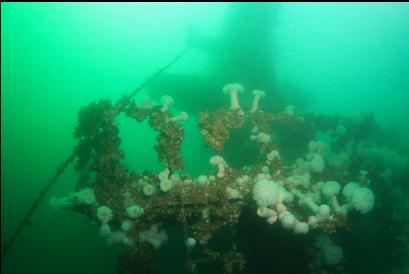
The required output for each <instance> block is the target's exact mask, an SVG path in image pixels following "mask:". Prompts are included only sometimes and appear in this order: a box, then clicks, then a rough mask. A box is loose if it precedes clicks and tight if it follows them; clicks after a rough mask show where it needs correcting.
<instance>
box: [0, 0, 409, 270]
mask: <svg viewBox="0 0 409 274" xmlns="http://www.w3.org/2000/svg"><path fill="white" fill-rule="evenodd" d="M1 40H2V43H1V52H2V54H1V57H2V58H1V90H2V93H1V114H2V115H1V129H2V131H1V140H2V142H1V182H2V184H1V213H2V214H1V221H2V225H1V236H2V237H1V238H2V244H4V243H5V242H6V241H7V239H9V238H10V236H11V235H12V233H13V231H14V230H15V229H16V226H17V224H18V223H19V222H20V220H21V219H22V218H23V216H24V214H25V213H26V212H27V211H28V209H29V207H30V205H31V204H32V202H33V200H34V199H35V198H36V197H37V195H38V194H39V193H40V191H41V189H42V187H43V186H44V185H45V184H46V182H47V179H48V178H49V177H50V176H51V175H52V174H53V173H54V172H55V169H56V168H57V167H58V165H59V164H60V162H61V161H63V160H64V159H65V158H66V157H67V156H68V155H69V154H70V152H71V150H72V147H73V146H74V145H76V143H77V140H76V139H75V138H74V136H73V132H74V129H75V127H76V126H77V114H78V110H79V109H80V108H81V107H84V106H86V105H88V104H90V103H91V102H93V101H97V100H99V99H104V98H106V99H110V100H112V101H113V102H116V101H117V100H119V99H120V97H121V96H122V94H129V93H130V92H131V91H133V90H134V89H135V87H137V86H138V85H139V84H140V83H142V82H143V81H144V80H145V79H147V78H148V77H150V76H151V75H153V74H154V73H155V72H157V71H158V69H160V68H161V67H163V66H164V65H165V64H166V63H168V62H169V61H170V60H171V59H172V58H174V56H175V55H176V54H178V53H180V52H182V51H183V50H184V49H186V48H189V51H188V52H187V53H186V54H185V55H184V56H183V57H182V58H181V59H180V60H178V62H177V63H175V64H174V65H172V66H171V67H170V68H169V69H168V70H166V71H165V72H164V73H163V74H161V75H159V76H158V78H156V79H154V80H153V81H152V82H151V83H150V84H149V85H148V86H147V87H146V88H144V89H143V90H141V92H139V93H138V94H137V95H136V97H135V101H136V102H138V104H139V103H140V102H142V100H143V98H144V96H145V95H150V96H151V98H152V100H153V101H154V102H155V101H156V102H157V104H159V103H160V98H161V96H163V95H167V94H168V95H171V96H172V97H173V98H174V101H175V104H174V106H172V107H171V113H172V116H174V115H176V114H177V113H179V112H180V111H186V112H187V113H188V114H189V120H188V121H186V122H184V123H183V124H181V125H183V128H184V131H185V139H184V141H183V144H182V146H181V153H182V155H183V157H184V161H185V169H184V171H183V172H185V173H187V174H190V175H191V176H192V177H193V178H197V177H198V176H199V175H202V174H206V173H208V172H214V171H215V170H214V168H213V167H212V166H211V165H209V157H211V156H213V155H214V154H215V152H214V151H213V150H212V149H211V148H209V147H208V146H206V145H205V140H204V139H203V137H202V135H201V134H200V131H201V128H200V127H199V126H198V123H197V121H198V115H199V113H200V112H201V111H208V110H212V111H213V110H216V109H218V108H220V107H228V106H229V99H228V98H227V97H228V96H225V95H223V94H222V87H223V85H225V84H228V83H232V82H238V83H242V84H243V85H244V86H245V88H246V92H245V93H244V94H242V95H240V103H241V106H242V108H243V109H244V110H246V111H247V110H249V109H250V107H251V104H252V100H253V97H252V95H251V91H252V90H253V89H261V90H264V91H265V92H266V96H265V97H264V98H262V99H261V104H260V108H261V110H263V111H265V112H268V113H275V114H277V113H283V111H285V109H286V107H287V106H289V105H292V106H294V115H296V116H297V117H298V116H299V117H304V118H305V119H306V121H307V122H309V121H311V120H310V118H311V115H313V116H314V117H320V116H319V115H323V116H322V117H321V118H322V120H320V121H321V122H322V123H323V124H319V122H317V123H315V124H310V126H311V127H313V128H314V130H315V131H316V132H315V133H314V135H313V137H312V138H310V139H309V140H304V139H305V137H306V136H303V135H299V133H294V132H291V131H289V132H288V131H285V130H283V131H280V130H277V131H276V132H267V133H268V134H271V137H272V142H273V143H274V144H277V145H278V147H280V148H282V151H281V150H280V149H279V151H280V154H281V155H282V157H283V158H284V159H283V162H284V163H285V165H288V166H290V165H291V164H292V163H294V161H295V159H296V158H300V157H301V158H302V157H304V156H305V154H306V153H307V152H308V149H307V147H306V143H305V142H308V141H311V140H316V141H320V142H323V143H325V144H326V145H328V146H329V151H330V152H328V153H327V154H326V155H325V156H323V158H324V160H325V163H326V165H327V167H326V169H327V172H330V171H328V166H330V164H329V163H330V162H331V161H335V160H334V157H341V156H340V153H344V154H346V155H347V158H348V159H349V162H348V163H349V164H348V168H347V167H345V172H346V174H349V175H345V174H344V175H342V176H345V177H342V176H341V175H339V176H341V177H342V178H346V179H345V180H342V179H340V182H341V184H342V185H344V184H346V183H347V182H348V181H347V179H348V180H349V178H355V177H356V176H358V175H357V174H358V172H359V170H368V171H369V174H368V178H369V180H370V181H371V183H370V184H369V186H368V187H369V188H370V189H372V191H373V193H374V195H375V206H374V208H373V210H372V211H371V212H369V213H368V214H365V215H364V216H362V215H359V214H357V215H352V216H349V215H348V217H349V218H350V219H352V220H350V221H351V226H350V227H347V228H345V227H344V228H340V229H339V230H337V233H336V234H335V236H334V235H333V237H334V238H333V239H335V241H336V243H337V244H338V245H339V246H340V247H342V249H343V259H342V262H341V263H339V264H337V265H336V266H333V265H329V266H328V265H325V258H324V259H323V258H322V256H324V257H325V255H322V254H321V255H320V253H316V252H315V253H314V252H312V251H311V249H314V247H313V246H314V240H313V239H312V237H315V236H317V235H318V234H319V233H318V232H310V233H309V234H308V235H307V236H305V237H299V235H294V233H286V232H285V231H284V232H283V230H282V229H281V226H280V224H274V225H273V226H270V225H268V226H267V225H266V224H265V222H260V221H259V220H258V219H257V216H256V213H255V212H256V206H255V205H253V207H251V206H250V207H248V208H246V209H244V210H243V217H242V218H241V221H240V225H239V233H238V238H239V239H238V242H239V243H241V244H240V247H241V251H242V252H243V254H244V256H245V257H246V260H247V265H246V268H245V269H244V273H276V272H274V271H275V270H277V271H279V272H280V273H360V274H361V273H409V269H408V265H409V261H408V251H409V250H408V248H407V246H408V236H409V227H408V225H409V220H408V217H407V216H409V215H408V212H409V204H408V202H407V198H406V197H407V195H409V189H408V184H407V177H408V175H409V170H408V151H409V142H408V138H407V136H408V134H409V123H408V122H407V121H406V120H407V117H409V108H408V102H409V77H408V75H409V50H408V41H409V4H407V3H394V4H388V3H376V4H370V3H338V4H329V3H327V4H326V3H319V4H318V3H313V4H311V3H294V4H291V3H282V4H260V3H259V4H246V3H241V4H229V3H219V4H210V3H156V4H155V3H152V4H147V3H145V4H137V3H125V4H124V3H123V4H113V3H103V4H94V3H84V4H73V3H58V4H57V3H47V4H44V3H43V4H36V3H31V4H30V3H27V4H26V3H2V9H1ZM287 110H288V108H287ZM363 113H364V114H363ZM334 115H335V116H334ZM336 115H339V116H336ZM323 117H324V118H325V117H327V118H328V117H332V118H334V117H336V118H334V119H335V120H336V121H337V123H338V125H341V126H342V127H344V128H342V127H341V128H339V127H338V130H339V132H338V133H337V132H336V130H335V129H336V128H337V127H335V128H331V126H329V129H328V128H326V129H325V125H324V124H325V119H324V118H323ZM304 118H303V119H304ZM360 119H361V120H360ZM357 121H358V122H357ZM359 121H361V122H362V121H367V122H368V124H366V126H365V125H364V124H365V123H360V122H359ZM118 122H119V126H118V128H119V129H120V134H119V136H120V138H121V140H122V142H121V145H120V148H121V149H122V150H123V151H125V152H126V156H125V159H124V163H125V165H126V166H127V167H128V168H129V169H130V170H131V171H134V172H140V171H142V170H151V171H153V172H160V171H162V170H163V169H164V164H163V163H161V162H160V161H159V160H158V156H157V154H156V151H155V149H154V146H155V145H156V143H157V140H156V139H155V138H156V137H157V135H158V133H157V132H156V131H154V130H153V129H151V128H150V127H149V125H148V123H147V121H145V122H143V123H135V121H134V120H132V119H129V117H126V116H125V115H124V114H121V115H120V116H119V118H118ZM327 122H328V121H327ZM330 124H331V123H330ZM354 126H355V127H354ZM250 129H251V127H248V128H246V130H247V131H246V133H245V134H244V135H240V134H239V133H238V134H233V136H232V138H231V140H229V141H228V142H227V143H226V146H225V151H224V152H223V153H222V156H223V157H224V158H225V159H226V161H227V162H228V163H231V166H232V167H233V168H238V169H240V168H241V167H242V166H243V165H251V164H253V162H252V161H253V160H254V159H256V158H255V157H256V156H254V155H255V154H254V151H255V150H254V148H257V147H256V146H254V143H251V142H250V140H249V135H250V134H251V133H250V131H249V130H250ZM344 130H346V133H347V136H349V137H348V138H349V139H348V140H347V141H346V142H345V143H342V142H341V143H342V144H339V143H337V141H336V140H338V141H339V140H340V139H342V138H341V137H339V136H341V135H342V132H344ZM340 132H341V133H340ZM331 134H332V135H331ZM334 134H335V135H334ZM337 134H338V135H337ZM243 136H244V137H243ZM334 136H335V137H334ZM334 138H335V139H334ZM337 138H338V139H337ZM334 140H335V141H334ZM337 144H338V146H337ZM334 155H335V156H334ZM331 157H332V158H331ZM257 159H258V158H257ZM337 159H338V160H339V158H337ZM338 171H339V170H338ZM326 174H327V175H328V174H330V175H331V173H326ZM332 174H335V173H332ZM312 176H313V177H312V178H313V181H319V180H324V181H325V180H331V179H337V178H338V177H336V176H335V175H334V177H336V178H328V177H325V176H324V177H320V176H321V175H312ZM314 176H315V177H314ZM337 176H338V175H337ZM348 176H349V177H348ZM354 176H355V177H354ZM341 177H340V178H341ZM77 179H78V174H77V172H76V171H75V170H74V168H73V167H72V166H70V167H69V168H68V169H67V170H66V172H65V173H64V175H63V176H62V177H61V178H60V180H59V181H58V183H57V184H56V185H55V186H54V187H53V188H52V189H51V191H50V192H49V193H48V194H47V195H46V196H45V198H44V201H43V202H42V203H41V204H40V206H39V207H38V209H37V210H36V211H35V212H34V214H33V215H32V216H31V223H30V224H29V225H27V226H25V227H24V230H23V231H22V233H21V234H20V235H19V237H18V238H17V240H16V241H15V242H14V245H13V247H12V248H11V249H10V252H9V253H8V254H7V256H6V257H5V258H3V260H2V262H3V263H2V273H9V274H11V273H27V274H30V273H42V274H45V273H81V274H86V273H101V274H102V273H107V274H108V273H116V270H115V264H116V258H117V256H118V254H120V253H121V252H122V250H123V246H121V245H118V246H113V247H112V246H108V245H107V244H106V242H105V240H104V239H103V238H101V237H100V236H99V235H98V233H99V232H98V230H99V228H98V226H96V225H94V224H92V222H91V220H90V219H89V218H87V217H86V216H83V215H81V214H78V213H74V212H72V211H65V210H60V211H54V210H52V209H51V208H50V206H49V205H48V203H47V201H48V200H49V199H50V198H51V197H53V196H57V197H63V196H66V195H67V193H69V192H70V191H73V190H74V188H75V186H76V180H77ZM351 180H352V179H351ZM337 181H338V179H337ZM340 195H341V194H340ZM250 197H251V196H250ZM253 203H254V201H253ZM272 227H273V228H272ZM179 232H180V229H179V228H178V227H175V226H170V227H168V228H167V233H168V235H169V239H168V241H167V242H166V243H165V244H164V245H163V246H162V247H161V249H160V260H159V262H158V264H157V265H156V268H155V271H156V272H155V273H181V268H180V267H179V263H181V262H182V258H183V251H182V250H183V248H182V249H181V248H180V241H183V238H181V237H180V233H179ZM283 233H284V234H283ZM277 235H280V237H281V239H285V242H283V241H278V242H277ZM182 237H183V236H182ZM221 241H223V238H221ZM274 245H276V246H277V248H276V249H274V248H272V247H274ZM320 256H321V257H320ZM317 258H318V259H317ZM319 258H321V261H322V260H324V263H323V264H324V266H323V267H317V266H316V265H314V262H316V261H317V260H319ZM311 265H314V266H311ZM311 269H313V270H311ZM208 271H210V270H208ZM212 271H214V273H219V272H220V273H222V272H221V270H220V269H218V270H212ZM216 271H219V272H216ZM323 271H327V272H323Z"/></svg>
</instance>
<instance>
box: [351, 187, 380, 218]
mask: <svg viewBox="0 0 409 274" xmlns="http://www.w3.org/2000/svg"><path fill="white" fill-rule="evenodd" d="M352 204H353V206H354V208H355V209H356V210H358V211H359V212H361V213H363V214H365V213H368V212H369V211H371V210H372V208H373V206H374V204H375V197H374V195H373V192H372V190H370V189H369V188H366V187H361V188H359V189H357V190H356V191H355V192H354V194H353V196H352Z"/></svg>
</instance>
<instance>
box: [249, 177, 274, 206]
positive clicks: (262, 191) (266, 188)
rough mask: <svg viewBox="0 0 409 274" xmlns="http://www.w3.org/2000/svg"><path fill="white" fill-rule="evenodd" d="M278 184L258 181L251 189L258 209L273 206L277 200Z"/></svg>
mask: <svg viewBox="0 0 409 274" xmlns="http://www.w3.org/2000/svg"><path fill="white" fill-rule="evenodd" d="M278 190H279V187H278V184H277V183H276V182H274V181H272V180H266V179H263V180H260V181H258V182H257V183H256V185H255V186H254V189H253V199H254V200H255V201H256V202H257V205H258V206H260V207H268V206H273V205H275V203H276V202H277V200H278Z"/></svg>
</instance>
